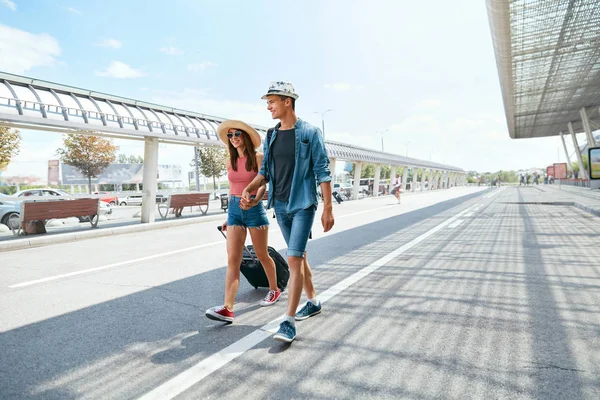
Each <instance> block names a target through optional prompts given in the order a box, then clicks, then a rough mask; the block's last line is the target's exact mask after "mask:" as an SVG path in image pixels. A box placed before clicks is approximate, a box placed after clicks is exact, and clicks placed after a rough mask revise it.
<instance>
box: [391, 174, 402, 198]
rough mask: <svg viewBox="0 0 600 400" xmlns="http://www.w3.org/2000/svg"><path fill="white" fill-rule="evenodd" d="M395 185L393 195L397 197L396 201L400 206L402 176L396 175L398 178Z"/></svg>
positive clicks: (393, 182) (395, 179) (394, 181)
mask: <svg viewBox="0 0 600 400" xmlns="http://www.w3.org/2000/svg"><path fill="white" fill-rule="evenodd" d="M392 184H393V185H394V189H392V194H393V195H394V196H396V200H398V204H400V189H401V188H402V180H401V179H400V174H396V178H394V180H393V181H392Z"/></svg>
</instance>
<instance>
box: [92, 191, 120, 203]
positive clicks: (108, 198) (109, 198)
mask: <svg viewBox="0 0 600 400" xmlns="http://www.w3.org/2000/svg"><path fill="white" fill-rule="evenodd" d="M94 194H100V195H103V196H102V197H100V200H101V201H103V202H105V203H108V204H110V205H111V206H116V205H117V204H119V197H118V196H117V195H114V194H110V193H108V192H94Z"/></svg>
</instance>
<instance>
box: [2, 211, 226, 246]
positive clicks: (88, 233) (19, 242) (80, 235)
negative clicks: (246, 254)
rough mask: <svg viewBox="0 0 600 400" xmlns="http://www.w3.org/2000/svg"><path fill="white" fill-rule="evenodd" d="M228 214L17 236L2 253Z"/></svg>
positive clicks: (162, 226)
mask: <svg viewBox="0 0 600 400" xmlns="http://www.w3.org/2000/svg"><path fill="white" fill-rule="evenodd" d="M226 216H227V214H225V213H223V214H221V215H216V214H215V215H210V216H203V217H188V218H186V219H177V220H167V221H160V220H158V221H156V222H154V223H151V224H142V223H139V224H137V225H129V226H116V227H112V228H110V227H107V228H102V227H99V228H90V229H89V230H85V231H81V232H69V233H57V234H51V235H49V236H43V237H32V238H31V239H27V237H25V238H23V239H17V238H15V240H14V241H8V242H7V243H0V253H2V252H5V251H13V250H23V249H28V248H33V247H42V246H47V245H51V244H58V243H70V242H77V241H81V240H87V239H93V238H98V237H104V236H112V235H122V234H126V233H135V232H145V231H151V230H156V229H164V228H173V227H177V226H182V225H191V224H201V223H205V222H210V221H216V220H221V221H222V220H223V219H224V218H225V217H226Z"/></svg>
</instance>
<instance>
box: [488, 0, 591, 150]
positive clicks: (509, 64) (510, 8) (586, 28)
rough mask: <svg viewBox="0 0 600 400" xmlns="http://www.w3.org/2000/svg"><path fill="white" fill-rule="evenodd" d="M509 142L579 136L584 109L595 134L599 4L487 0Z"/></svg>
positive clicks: (559, 0) (586, 0)
mask: <svg viewBox="0 0 600 400" xmlns="http://www.w3.org/2000/svg"><path fill="white" fill-rule="evenodd" d="M487 6H488V16H489V21H490V27H491V32H492V40H493V43H494V50H495V53H496V63H497V66H498V73H499V76H500V85H501V88H502V97H503V100H504V108H505V112H506V119H507V123H508V128H509V134H510V136H511V137H512V138H515V139H517V138H532V137H542V136H553V135H558V134H559V133H560V132H561V131H566V130H567V124H568V123H569V122H572V123H573V128H574V129H575V132H582V131H583V127H582V123H581V116H580V113H579V110H581V108H583V107H586V112H587V113H588V117H589V118H590V119H592V121H591V123H592V128H593V129H595V128H598V127H599V125H598V121H597V120H596V121H594V120H593V119H594V118H598V115H599V111H598V106H600V1H599V0H487Z"/></svg>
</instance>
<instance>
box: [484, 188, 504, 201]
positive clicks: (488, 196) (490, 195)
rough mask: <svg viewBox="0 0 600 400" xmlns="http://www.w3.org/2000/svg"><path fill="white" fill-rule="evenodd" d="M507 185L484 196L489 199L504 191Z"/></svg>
mask: <svg viewBox="0 0 600 400" xmlns="http://www.w3.org/2000/svg"><path fill="white" fill-rule="evenodd" d="M505 188H506V187H505V186H503V187H501V188H499V189H496V190H495V191H493V192H492V193H488V194H486V195H485V196H483V198H484V199H489V198H491V197H494V196H495V195H497V194H499V193H500V192H502V191H503V190H504V189H505Z"/></svg>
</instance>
